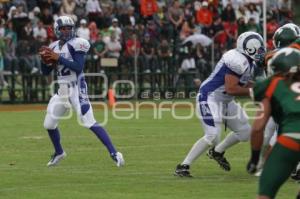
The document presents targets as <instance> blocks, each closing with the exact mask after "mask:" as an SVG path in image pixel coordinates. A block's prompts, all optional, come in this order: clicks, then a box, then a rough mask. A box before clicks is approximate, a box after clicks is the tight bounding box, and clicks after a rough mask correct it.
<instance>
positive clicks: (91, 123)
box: [39, 16, 124, 167]
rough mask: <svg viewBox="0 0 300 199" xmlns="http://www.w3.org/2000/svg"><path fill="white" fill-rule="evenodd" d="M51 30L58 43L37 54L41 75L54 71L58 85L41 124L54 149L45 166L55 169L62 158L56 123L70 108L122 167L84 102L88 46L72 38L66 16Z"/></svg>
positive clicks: (63, 153)
mask: <svg viewBox="0 0 300 199" xmlns="http://www.w3.org/2000/svg"><path fill="white" fill-rule="evenodd" d="M54 30H55V34H56V36H57V38H58V39H59V40H57V41H55V42H53V43H51V44H50V45H49V47H42V48H41V49H40V52H39V53H40V56H41V58H42V62H43V65H42V73H43V74H44V75H49V74H50V72H51V71H52V70H53V69H54V70H55V71H56V73H57V80H58V85H59V88H58V91H57V93H56V94H55V95H53V96H52V97H51V99H50V102H49V104H48V107H47V114H46V117H45V120H44V128H45V129H47V131H48V134H49V137H50V139H51V141H52V144H53V146H54V149H55V152H54V154H53V156H52V158H51V159H50V161H49V162H48V164H47V166H54V165H57V164H58V163H59V162H60V160H62V159H63V158H64V157H65V156H66V152H65V151H64V149H63V148H62V145H61V143H60V132H59V129H58V122H59V119H60V118H61V117H62V116H63V115H64V114H65V112H66V111H67V110H68V109H69V108H70V105H71V106H72V107H73V108H74V110H75V111H76V113H77V115H78V117H79V118H80V120H81V122H82V124H83V125H84V126H85V127H86V128H89V129H90V130H91V131H92V132H93V133H94V134H95V135H96V136H97V137H98V138H99V139H100V140H101V141H102V143H103V144H104V145H105V146H106V148H107V150H108V151H109V154H110V156H111V157H112V159H113V160H114V161H115V162H116V164H117V166H118V167H119V166H123V165H124V159H123V155H122V154H121V153H120V152H118V151H117V150H116V149H115V147H114V145H113V144H112V142H111V140H110V138H109V136H108V134H107V132H106V131H105V130H104V128H102V127H101V126H100V125H99V124H98V123H97V122H96V120H95V118H94V115H93V110H92V106H91V104H90V102H89V99H88V91H87V84H86V81H85V78H84V74H83V68H84V64H85V55H86V53H87V52H88V50H89V48H90V44H89V42H88V41H87V40H85V39H83V38H77V37H75V24H74V22H73V20H72V19H71V18H70V17H68V16H60V17H59V18H58V19H57V20H56V21H55V23H54Z"/></svg>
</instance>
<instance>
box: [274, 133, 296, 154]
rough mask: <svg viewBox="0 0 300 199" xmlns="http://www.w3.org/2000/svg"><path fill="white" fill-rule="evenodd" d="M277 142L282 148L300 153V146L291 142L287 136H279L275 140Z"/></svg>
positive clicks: (293, 141)
mask: <svg viewBox="0 0 300 199" xmlns="http://www.w3.org/2000/svg"><path fill="white" fill-rule="evenodd" d="M277 142H278V143H279V144H281V145H282V146H284V147H286V148H288V149H291V150H293V151H300V144H299V143H298V142H296V141H295V140H293V139H292V138H289V137H287V136H284V135H280V136H279V137H278V138H277Z"/></svg>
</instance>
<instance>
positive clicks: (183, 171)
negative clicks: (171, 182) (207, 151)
mask: <svg viewBox="0 0 300 199" xmlns="http://www.w3.org/2000/svg"><path fill="white" fill-rule="evenodd" d="M189 169H190V165H187V164H182V165H181V164H178V165H177V167H176V170H175V173H174V175H175V176H179V177H193V176H192V175H191V173H190V171H189Z"/></svg>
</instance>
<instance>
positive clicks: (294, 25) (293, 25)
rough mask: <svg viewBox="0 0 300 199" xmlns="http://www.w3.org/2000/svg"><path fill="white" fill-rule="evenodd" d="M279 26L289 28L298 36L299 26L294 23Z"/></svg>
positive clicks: (299, 32)
mask: <svg viewBox="0 0 300 199" xmlns="http://www.w3.org/2000/svg"><path fill="white" fill-rule="evenodd" d="M281 28H291V29H293V30H294V31H295V32H296V34H297V36H300V28H299V26H297V25H296V24H294V23H287V24H285V25H283V26H281Z"/></svg>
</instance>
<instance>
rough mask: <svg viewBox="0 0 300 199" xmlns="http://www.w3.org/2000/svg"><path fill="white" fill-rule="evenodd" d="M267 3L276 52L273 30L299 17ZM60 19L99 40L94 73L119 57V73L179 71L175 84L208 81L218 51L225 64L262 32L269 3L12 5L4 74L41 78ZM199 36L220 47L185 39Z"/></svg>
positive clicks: (273, 1) (21, 1)
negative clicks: (243, 40)
mask: <svg viewBox="0 0 300 199" xmlns="http://www.w3.org/2000/svg"><path fill="white" fill-rule="evenodd" d="M267 6H268V9H267V38H268V39H267V41H268V42H267V44H268V46H267V47H268V48H269V49H272V48H273V46H272V36H273V33H274V32H275V30H276V29H277V28H278V27H279V26H280V25H282V24H285V23H288V22H290V21H291V20H292V19H293V12H292V6H291V1H290V0H268V1H267ZM60 15H68V16H70V17H72V19H73V20H74V22H75V23H76V27H77V35H78V37H82V38H85V39H87V40H88V41H89V42H90V43H91V46H92V47H91V49H90V52H89V56H88V64H87V66H88V67H86V70H88V71H90V72H99V73H107V72H108V71H106V70H108V69H106V68H105V67H104V66H101V59H103V58H115V59H117V60H118V61H117V65H118V67H116V68H117V69H115V71H113V72H116V73H120V74H126V73H127V74H131V72H133V70H134V64H136V65H137V68H138V73H141V74H162V73H167V74H169V75H170V74H173V76H172V78H167V77H165V78H164V80H166V81H167V82H170V84H172V85H174V84H175V86H176V83H178V81H179V79H180V74H181V73H184V72H189V71H193V72H195V71H196V72H195V73H196V74H197V75H196V76H197V77H198V78H199V79H200V80H203V79H204V78H206V77H207V76H208V75H209V73H210V71H211V67H212V66H211V64H212V63H211V56H212V51H213V53H214V59H215V60H217V59H218V58H219V57H220V56H221V55H222V53H223V52H224V51H226V50H227V49H230V48H233V47H235V41H236V38H237V36H238V35H239V34H241V33H243V32H245V31H255V32H258V33H262V1H261V0H208V1H207V0H26V1H25V0H12V1H7V2H4V3H1V4H0V19H1V21H0V59H1V61H0V69H1V70H5V71H11V72H13V73H14V74H20V73H21V74H23V73H27V74H34V73H39V71H40V67H41V66H40V65H41V63H40V59H39V57H38V55H37V52H38V49H39V48H40V47H41V46H42V45H48V44H49V43H50V42H52V41H54V40H55V39H56V38H55V34H54V31H53V23H54V21H55V19H56V18H57V17H58V16H60ZM195 34H203V35H206V36H208V37H209V38H210V39H211V40H212V41H213V43H214V45H213V48H214V49H211V45H210V46H204V45H202V44H201V42H198V43H194V42H184V41H185V40H186V39H187V38H189V37H190V36H191V35H195ZM118 78H121V79H122V78H125V79H126V78H129V79H130V78H131V77H130V75H128V76H126V77H125V76H119V77H118ZM149 81H150V80H149ZM158 82H159V81H158ZM150 83H151V84H152V83H153V80H151V81H150ZM1 84H2V86H3V85H4V84H7V83H6V81H5V80H4V82H3V81H2V82H0V86H1ZM165 84H167V83H165ZM158 86H159V85H158Z"/></svg>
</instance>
